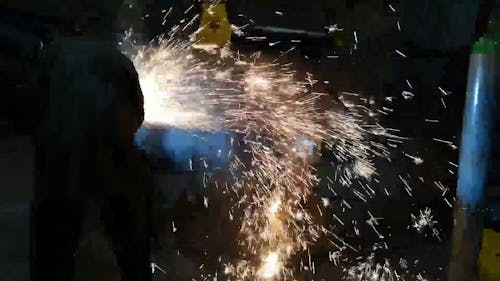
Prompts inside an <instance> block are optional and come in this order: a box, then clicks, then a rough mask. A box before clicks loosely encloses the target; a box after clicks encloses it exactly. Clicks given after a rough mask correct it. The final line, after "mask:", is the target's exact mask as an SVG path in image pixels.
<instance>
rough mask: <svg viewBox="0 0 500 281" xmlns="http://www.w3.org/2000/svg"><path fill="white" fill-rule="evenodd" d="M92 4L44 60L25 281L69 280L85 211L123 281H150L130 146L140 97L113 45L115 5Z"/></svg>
mask: <svg viewBox="0 0 500 281" xmlns="http://www.w3.org/2000/svg"><path fill="white" fill-rule="evenodd" d="M81 2H83V1H81ZM81 2H80V3H81ZM94 4H95V5H90V4H88V7H83V8H80V9H81V10H83V11H84V12H82V16H81V17H80V19H79V20H78V23H79V26H78V32H76V33H75V34H74V35H72V36H69V37H68V38H64V39H59V40H57V41H56V42H53V43H52V44H51V46H49V47H48V48H46V50H45V52H44V55H43V63H42V65H43V67H42V71H41V75H40V77H39V79H38V81H39V87H40V88H41V90H40V91H41V95H42V97H43V98H42V99H43V103H42V108H41V116H40V124H39V127H38V130H37V133H36V138H35V140H36V160H35V165H36V167H35V168H36V177H35V196H34V201H33V204H32V219H31V235H32V238H31V279H32V280H34V281H35V280H52V281H57V280H61V281H63V280H64V281H68V280H73V279H74V260H75V255H76V254H75V253H76V249H77V247H78V242H79V235H80V229H81V223H82V220H83V218H84V213H85V212H86V209H87V208H88V206H89V205H92V206H97V209H99V210H100V212H99V213H100V214H101V218H102V222H103V224H104V228H105V230H106V231H107V233H108V234H109V235H110V236H111V239H112V241H113V248H114V251H115V254H116V258H117V263H118V265H119V267H120V269H121V277H122V280H125V281H145V280H146V281H147V280H151V266H150V246H149V241H150V240H149V238H150V237H149V234H150V233H149V221H150V220H149V216H148V207H149V204H148V201H149V194H150V190H149V189H150V188H151V186H150V183H151V181H150V178H151V176H150V169H149V165H148V163H147V160H146V158H145V156H143V154H142V152H141V151H139V150H138V149H136V148H135V147H134V144H133V141H134V134H135V132H136V130H137V129H138V128H139V126H140V125H141V123H142V122H143V117H144V109H143V96H142V92H141V89H140V85H139V81H138V75H137V72H136V71H135V68H134V66H133V64H132V62H131V61H130V60H129V59H128V58H127V57H126V56H124V55H123V54H121V53H120V52H119V51H118V50H117V49H116V48H115V43H114V42H113V41H114V37H115V34H114V33H113V32H112V30H113V28H112V26H113V18H114V17H115V13H116V11H117V10H118V8H119V5H120V4H121V3H120V1H101V2H99V3H94ZM95 7H99V8H95Z"/></svg>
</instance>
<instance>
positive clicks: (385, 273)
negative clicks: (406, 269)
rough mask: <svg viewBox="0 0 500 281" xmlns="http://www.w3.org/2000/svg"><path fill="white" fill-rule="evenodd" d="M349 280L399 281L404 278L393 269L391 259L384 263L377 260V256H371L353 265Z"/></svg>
mask: <svg viewBox="0 0 500 281" xmlns="http://www.w3.org/2000/svg"><path fill="white" fill-rule="evenodd" d="M346 280H348V281H398V280H403V279H401V278H400V276H399V275H398V274H397V272H396V271H395V270H393V269H392V267H391V265H390V263H389V261H387V260H386V261H385V262H384V263H383V264H379V263H376V262H375V256H374V255H371V256H369V257H368V258H367V259H366V260H365V261H363V262H360V263H359V264H357V265H355V266H353V267H351V268H350V269H348V271H347V278H346Z"/></svg>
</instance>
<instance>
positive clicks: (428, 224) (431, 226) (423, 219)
mask: <svg viewBox="0 0 500 281" xmlns="http://www.w3.org/2000/svg"><path fill="white" fill-rule="evenodd" d="M411 220H412V222H413V225H412V227H413V228H415V229H416V230H417V232H418V233H423V232H425V231H426V230H430V231H431V232H432V236H434V237H436V238H437V239H440V237H439V230H437V228H436V224H437V221H435V220H434V216H433V215H432V210H431V209H430V208H425V210H420V212H419V214H418V216H415V215H413V214H412V215H411Z"/></svg>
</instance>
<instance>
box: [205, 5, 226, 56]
mask: <svg viewBox="0 0 500 281" xmlns="http://www.w3.org/2000/svg"><path fill="white" fill-rule="evenodd" d="M197 39H198V44H200V45H217V46H224V45H226V44H228V43H230V41H231V25H230V24H229V20H228V19H227V10H226V3H224V2H221V3H215V4H211V3H204V4H203V12H202V14H201V19H200V30H199V32H198V34H197Z"/></svg>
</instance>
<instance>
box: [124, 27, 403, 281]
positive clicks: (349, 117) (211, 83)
mask: <svg viewBox="0 0 500 281" xmlns="http://www.w3.org/2000/svg"><path fill="white" fill-rule="evenodd" d="M124 45H126V44H122V46H124ZM125 53H126V54H127V55H128V56H129V57H130V58H131V59H132V61H133V62H134V65H135V66H136V69H137V71H138V74H139V79H140V83H141V87H142V91H143V94H144V108H145V124H144V125H145V126H165V127H177V128H182V129H188V130H198V131H200V130H201V131H226V132H228V133H229V134H231V135H232V138H233V140H234V139H237V141H232V144H233V151H232V152H231V153H230V160H231V163H230V165H229V171H228V172H229V173H230V175H232V176H233V182H232V188H231V189H232V190H234V191H235V192H236V194H238V199H239V201H238V204H237V206H236V207H237V208H239V209H240V210H242V213H243V218H241V229H240V236H239V240H238V241H239V245H240V246H241V247H242V249H244V250H243V251H242V252H241V260H240V261H236V262H232V261H229V262H228V264H226V267H225V269H224V272H225V273H226V274H227V275H229V276H232V277H233V278H234V279H235V280H256V279H257V280H258V279H272V280H275V279H277V278H280V279H281V278H283V279H289V278H292V277H293V272H291V270H290V267H289V266H290V265H289V262H290V259H291V257H293V256H294V255H296V254H298V253H299V252H302V251H306V250H307V249H308V248H309V246H310V245H312V244H313V243H314V242H315V241H317V240H318V239H319V237H320V236H322V235H324V234H327V233H328V231H327V230H326V229H325V228H324V227H323V226H320V225H317V224H316V223H315V222H314V221H313V217H312V215H311V214H310V213H309V211H308V210H307V209H306V208H305V207H304V205H305V203H306V202H307V201H308V200H309V199H310V197H311V195H312V192H313V187H314V186H316V185H317V183H318V178H317V177H316V175H315V174H314V168H313V167H312V166H311V165H312V164H313V161H314V158H315V157H314V156H315V155H317V154H319V152H318V145H319V144H321V143H323V144H326V147H327V148H328V149H330V150H331V151H332V152H333V155H334V158H335V159H336V163H335V164H334V166H335V172H336V179H337V180H338V181H339V182H340V183H342V184H344V185H346V186H349V185H352V184H353V182H354V180H369V179H371V178H372V177H373V176H375V175H376V169H375V167H374V164H373V162H372V158H373V157H385V158H387V157H388V155H389V152H388V150H387V149H386V147H385V146H384V145H382V144H380V143H378V142H376V141H374V140H371V139H370V136H379V137H380V136H388V137H394V136H392V135H390V134H388V133H387V131H386V130H385V129H384V128H382V127H381V126H380V125H377V124H375V125H369V126H367V125H363V124H364V122H363V121H362V120H363V118H364V117H365V116H370V117H372V116H374V113H373V112H371V111H370V110H368V109H367V108H364V107H363V108H357V107H354V108H352V109H348V112H347V113H337V112H334V111H332V110H331V109H328V110H320V109H319V108H318V106H317V105H318V103H319V102H318V101H319V99H320V97H321V96H323V95H322V94H317V93H316V94H315V93H313V92H312V91H311V84H312V83H310V81H312V78H311V77H310V76H308V79H307V81H303V82H302V81H298V80H297V79H296V77H295V72H294V71H293V70H292V69H291V67H290V65H280V64H276V63H265V62H261V61H262V60H261V58H260V54H259V53H256V54H253V55H251V56H248V57H245V56H242V55H239V54H234V53H232V52H231V51H230V50H228V49H227V48H223V49H217V50H213V49H207V50H200V49H199V48H197V49H195V48H194V47H193V44H192V43H189V42H185V41H180V40H176V39H174V38H173V37H161V38H159V39H158V40H156V41H155V42H153V43H151V44H148V45H146V46H139V47H135V51H129V52H125ZM201 58H204V59H201ZM365 190H366V189H365ZM367 192H368V194H364V195H363V194H361V193H360V192H359V195H358V196H360V197H361V196H362V197H365V196H368V197H371V196H372V194H371V193H370V192H369V191H367ZM205 206H206V207H208V201H206V200H205Z"/></svg>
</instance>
